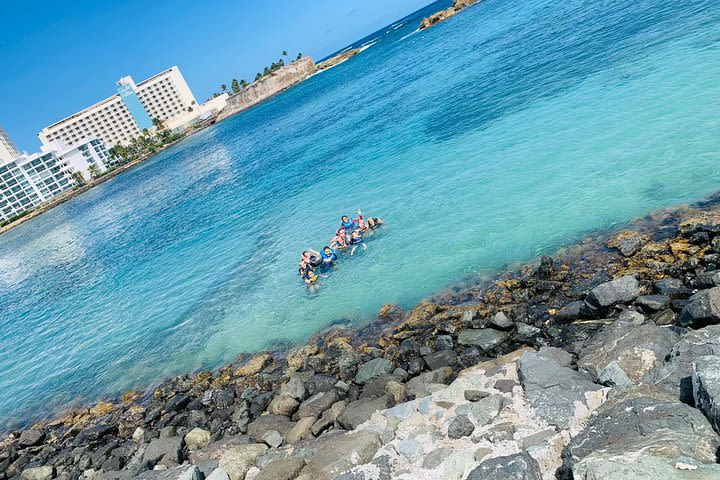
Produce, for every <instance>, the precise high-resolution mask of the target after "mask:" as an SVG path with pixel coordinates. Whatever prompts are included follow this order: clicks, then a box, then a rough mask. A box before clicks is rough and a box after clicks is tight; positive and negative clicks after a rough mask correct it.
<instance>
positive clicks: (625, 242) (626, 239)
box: [609, 230, 647, 257]
mask: <svg viewBox="0 0 720 480" xmlns="http://www.w3.org/2000/svg"><path fill="white" fill-rule="evenodd" d="M646 241H647V238H646V237H645V236H644V235H643V234H642V233H640V232H633V231H630V230H626V231H624V232H621V234H620V235H616V236H615V237H613V238H612V239H611V241H610V242H609V243H610V245H611V246H612V247H611V248H616V249H618V250H619V251H620V253H621V254H622V256H623V257H632V256H633V255H635V254H636V253H637V252H639V251H640V248H641V247H642V246H643V244H644V243H645V242H646Z"/></svg>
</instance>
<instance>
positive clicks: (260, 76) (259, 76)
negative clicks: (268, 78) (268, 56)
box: [255, 72, 262, 82]
mask: <svg viewBox="0 0 720 480" xmlns="http://www.w3.org/2000/svg"><path fill="white" fill-rule="evenodd" d="M261 78H262V73H259V72H258V74H257V75H255V81H256V82H257V81H258V80H260V79H261Z"/></svg>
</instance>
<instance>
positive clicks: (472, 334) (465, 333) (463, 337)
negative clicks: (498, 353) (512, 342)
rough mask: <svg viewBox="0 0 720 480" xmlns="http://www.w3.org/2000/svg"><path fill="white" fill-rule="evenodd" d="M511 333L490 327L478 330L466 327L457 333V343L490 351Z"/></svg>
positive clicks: (503, 341)
mask: <svg viewBox="0 0 720 480" xmlns="http://www.w3.org/2000/svg"><path fill="white" fill-rule="evenodd" d="M511 335H512V334H511V333H510V332H505V331H500V330H495V329H492V328H483V329H480V330H473V329H468V330H462V331H461V332H460V333H459V334H458V343H459V344H460V345H467V346H473V347H478V348H479V349H480V350H482V351H483V352H490V351H492V350H494V349H495V348H497V347H499V346H500V345H502V344H503V343H505V341H506V340H507V339H509V338H510V336H511Z"/></svg>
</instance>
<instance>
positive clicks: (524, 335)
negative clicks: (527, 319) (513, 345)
mask: <svg viewBox="0 0 720 480" xmlns="http://www.w3.org/2000/svg"><path fill="white" fill-rule="evenodd" d="M515 326H516V328H517V331H516V332H515V338H516V339H517V340H518V341H520V342H529V341H530V340H532V339H533V338H535V337H537V336H538V335H540V333H541V332H542V330H540V329H539V328H537V327H534V326H532V325H528V324H527V323H522V322H517V323H516V324H515Z"/></svg>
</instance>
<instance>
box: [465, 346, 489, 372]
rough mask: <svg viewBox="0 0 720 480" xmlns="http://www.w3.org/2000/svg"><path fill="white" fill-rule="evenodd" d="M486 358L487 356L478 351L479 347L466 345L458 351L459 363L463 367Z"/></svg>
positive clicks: (475, 363) (470, 365)
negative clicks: (466, 346)
mask: <svg viewBox="0 0 720 480" xmlns="http://www.w3.org/2000/svg"><path fill="white" fill-rule="evenodd" d="M487 359H488V357H486V356H484V355H482V354H481V353H480V349H478V348H477V347H468V348H466V349H464V350H463V351H462V352H460V355H459V356H458V360H459V361H460V364H461V365H462V366H463V367H465V368H467V367H472V366H473V365H477V364H478V363H481V362H483V361H485V360H487Z"/></svg>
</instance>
